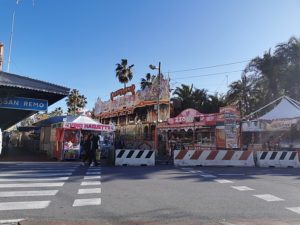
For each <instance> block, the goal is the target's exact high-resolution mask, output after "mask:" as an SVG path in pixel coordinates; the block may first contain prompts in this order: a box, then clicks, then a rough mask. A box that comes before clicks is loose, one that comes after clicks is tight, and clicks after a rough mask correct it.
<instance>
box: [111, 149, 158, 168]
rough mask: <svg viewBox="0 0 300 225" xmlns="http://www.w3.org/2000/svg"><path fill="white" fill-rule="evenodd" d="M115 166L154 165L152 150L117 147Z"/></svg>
mask: <svg viewBox="0 0 300 225" xmlns="http://www.w3.org/2000/svg"><path fill="white" fill-rule="evenodd" d="M115 156H116V157H115V165H116V166H154V165H155V153H154V151H153V150H140V149H117V150H116V155H115Z"/></svg>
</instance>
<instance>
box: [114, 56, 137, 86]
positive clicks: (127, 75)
mask: <svg viewBox="0 0 300 225" xmlns="http://www.w3.org/2000/svg"><path fill="white" fill-rule="evenodd" d="M127 63H128V61H127V59H121V63H117V64H116V66H117V68H116V77H117V78H118V79H119V82H120V83H121V84H124V88H125V87H126V84H127V83H128V82H129V81H130V80H132V78H133V73H132V70H131V69H132V67H133V66H134V64H132V65H130V66H128V67H127Z"/></svg>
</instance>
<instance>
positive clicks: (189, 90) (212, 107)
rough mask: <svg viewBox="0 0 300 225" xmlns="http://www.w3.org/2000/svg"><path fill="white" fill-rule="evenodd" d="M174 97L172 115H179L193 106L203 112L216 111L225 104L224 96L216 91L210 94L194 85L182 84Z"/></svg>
mask: <svg viewBox="0 0 300 225" xmlns="http://www.w3.org/2000/svg"><path fill="white" fill-rule="evenodd" d="M173 95H174V97H173V98H172V102H173V110H172V115H171V116H172V117H174V116H177V115H178V114H179V113H180V112H181V111H183V110H185V109H188V108H193V109H196V110H198V111H200V112H202V113H216V112H218V111H219V108H220V107H222V106H224V105H225V104H224V97H223V96H220V95H218V93H215V94H214V95H210V94H208V93H207V90H205V89H198V88H194V86H193V85H191V86H189V85H185V84H182V85H181V86H180V87H176V89H175V90H174V92H173Z"/></svg>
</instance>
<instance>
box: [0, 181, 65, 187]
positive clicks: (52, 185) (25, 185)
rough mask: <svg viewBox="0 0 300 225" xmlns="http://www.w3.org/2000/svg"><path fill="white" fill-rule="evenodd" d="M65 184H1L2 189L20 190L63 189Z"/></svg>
mask: <svg viewBox="0 0 300 225" xmlns="http://www.w3.org/2000/svg"><path fill="white" fill-rule="evenodd" d="M64 184H65V183H64V182H58V183H28V184H18V183H17V184H0V188H19V187H62V186H63V185H64Z"/></svg>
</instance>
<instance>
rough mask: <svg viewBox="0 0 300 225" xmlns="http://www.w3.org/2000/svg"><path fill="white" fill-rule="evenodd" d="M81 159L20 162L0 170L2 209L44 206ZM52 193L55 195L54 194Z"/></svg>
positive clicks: (43, 207) (29, 208)
mask: <svg viewBox="0 0 300 225" xmlns="http://www.w3.org/2000/svg"><path fill="white" fill-rule="evenodd" d="M78 166H79V164H78V163H72V164H69V163H18V164H11V165H7V166H6V167H5V168H2V169H1V170H0V212H1V211H11V210H32V209H45V208H47V207H49V206H50V205H51V201H52V200H51V199H53V196H56V195H57V194H58V192H59V191H61V189H62V188H63V186H64V185H65V183H66V182H67V181H68V180H69V178H70V177H71V176H72V175H73V173H74V172H75V171H76V170H77V169H78ZM51 197H52V198H51Z"/></svg>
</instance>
